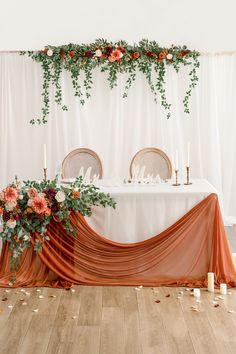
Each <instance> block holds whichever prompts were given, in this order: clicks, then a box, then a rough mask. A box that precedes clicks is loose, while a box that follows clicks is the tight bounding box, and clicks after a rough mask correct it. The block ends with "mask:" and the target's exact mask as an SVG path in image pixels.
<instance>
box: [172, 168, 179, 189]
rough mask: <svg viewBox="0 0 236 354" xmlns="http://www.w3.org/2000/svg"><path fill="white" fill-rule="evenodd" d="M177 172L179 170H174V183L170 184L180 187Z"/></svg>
mask: <svg viewBox="0 0 236 354" xmlns="http://www.w3.org/2000/svg"><path fill="white" fill-rule="evenodd" d="M178 172H179V170H175V183H174V184H172V186H180V183H179V182H178Z"/></svg>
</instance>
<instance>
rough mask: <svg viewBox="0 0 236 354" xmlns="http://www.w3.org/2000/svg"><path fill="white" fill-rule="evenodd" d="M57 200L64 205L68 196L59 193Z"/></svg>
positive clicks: (56, 196)
mask: <svg viewBox="0 0 236 354" xmlns="http://www.w3.org/2000/svg"><path fill="white" fill-rule="evenodd" d="M55 199H56V200H57V201H58V203H62V202H64V200H65V199H66V195H65V193H64V192H62V191H58V192H57V194H56V195H55Z"/></svg>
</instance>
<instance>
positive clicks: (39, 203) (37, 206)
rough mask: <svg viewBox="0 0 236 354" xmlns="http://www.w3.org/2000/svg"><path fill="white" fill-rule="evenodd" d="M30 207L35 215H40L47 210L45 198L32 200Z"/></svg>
mask: <svg viewBox="0 0 236 354" xmlns="http://www.w3.org/2000/svg"><path fill="white" fill-rule="evenodd" d="M31 207H32V209H33V210H34V211H35V212H36V213H37V214H42V213H44V212H45V211H46V209H47V202H46V200H45V198H43V197H39V196H37V197H35V198H34V199H32V203H31Z"/></svg>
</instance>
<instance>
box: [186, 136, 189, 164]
mask: <svg viewBox="0 0 236 354" xmlns="http://www.w3.org/2000/svg"><path fill="white" fill-rule="evenodd" d="M186 166H187V167H190V142H188V146H187V165H186Z"/></svg>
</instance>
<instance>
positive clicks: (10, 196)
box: [3, 187, 18, 202]
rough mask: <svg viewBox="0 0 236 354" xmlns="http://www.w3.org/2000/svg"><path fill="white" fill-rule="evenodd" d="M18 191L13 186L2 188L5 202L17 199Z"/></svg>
mask: <svg viewBox="0 0 236 354" xmlns="http://www.w3.org/2000/svg"><path fill="white" fill-rule="evenodd" d="M17 198H18V192H17V190H16V189H15V188H13V187H7V188H5V189H4V190H3V200H4V201H6V202H13V201H15V200H17Z"/></svg>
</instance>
